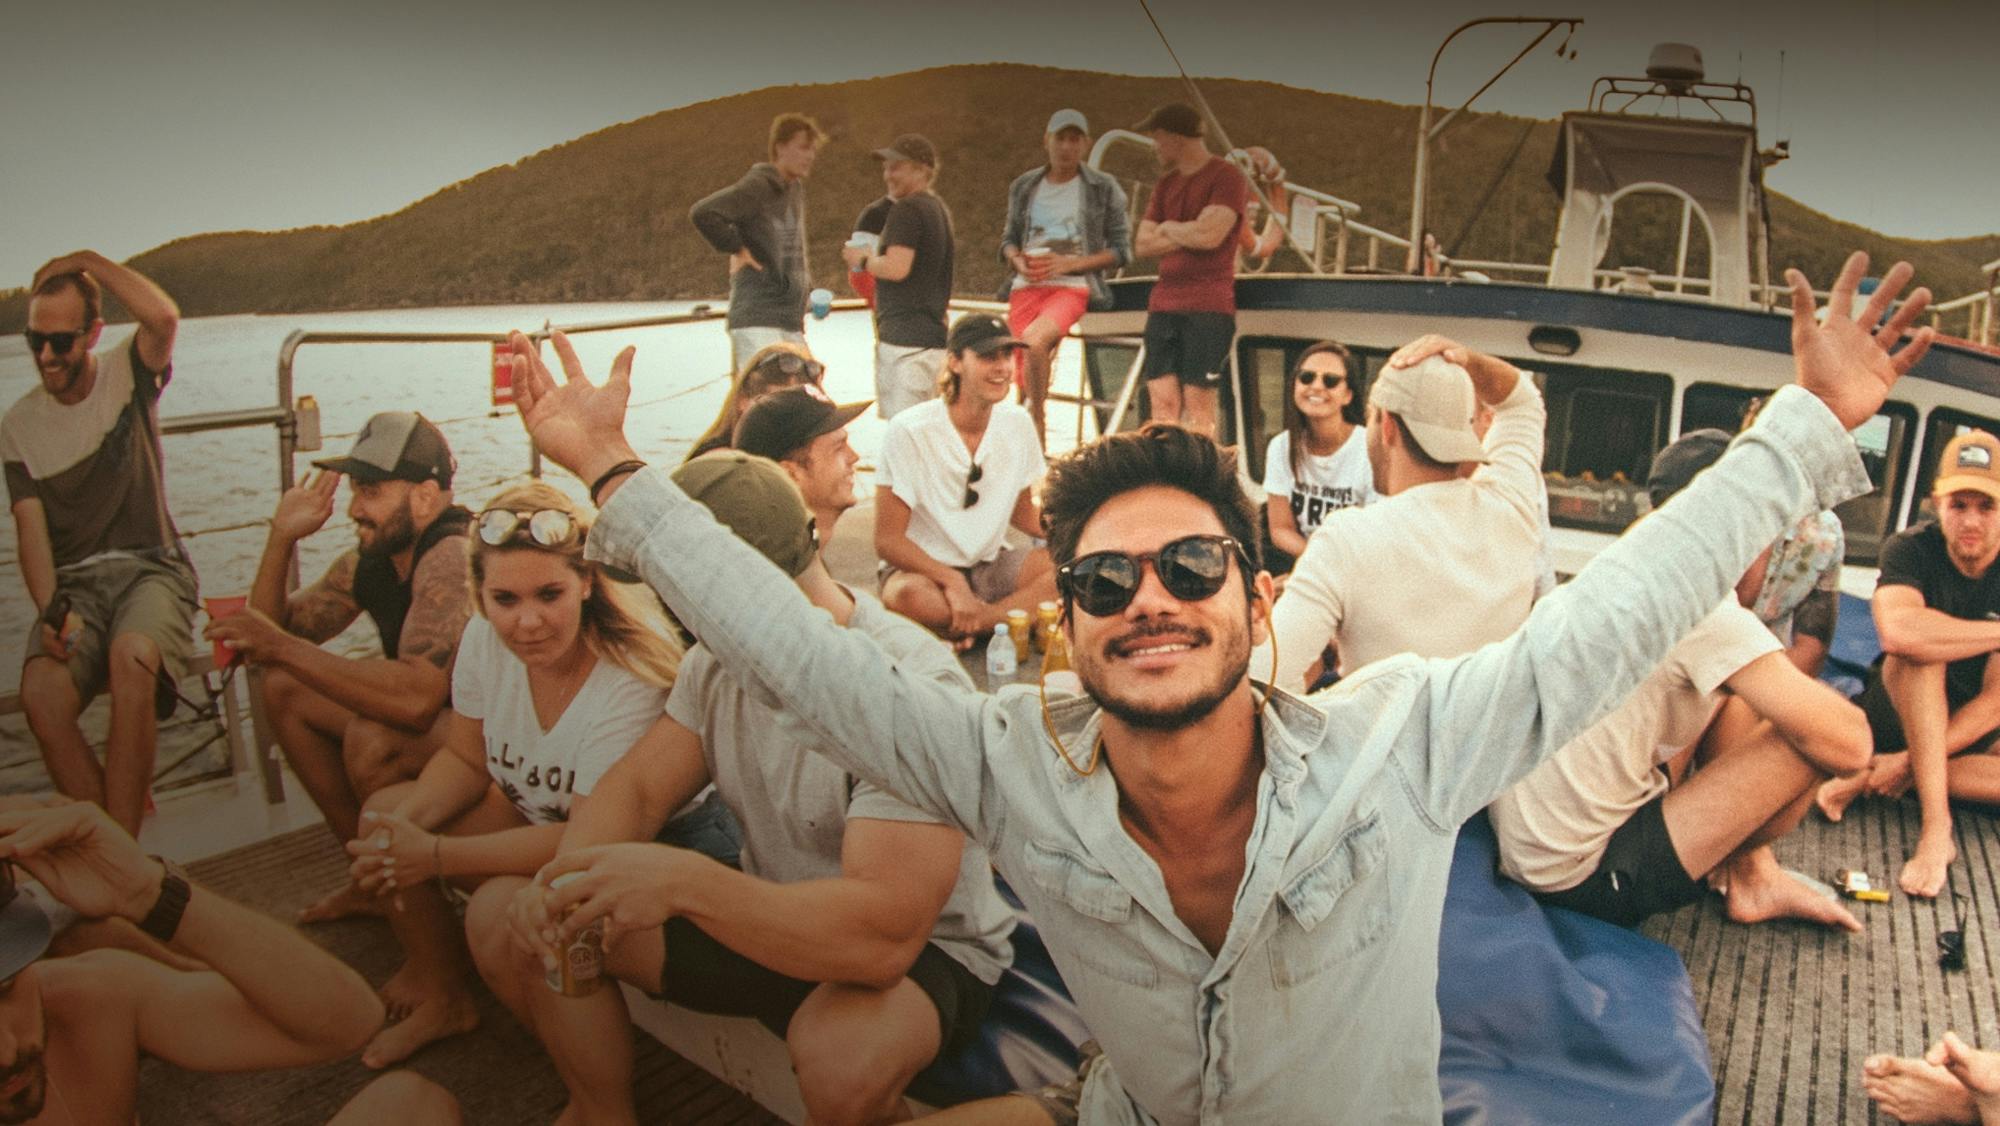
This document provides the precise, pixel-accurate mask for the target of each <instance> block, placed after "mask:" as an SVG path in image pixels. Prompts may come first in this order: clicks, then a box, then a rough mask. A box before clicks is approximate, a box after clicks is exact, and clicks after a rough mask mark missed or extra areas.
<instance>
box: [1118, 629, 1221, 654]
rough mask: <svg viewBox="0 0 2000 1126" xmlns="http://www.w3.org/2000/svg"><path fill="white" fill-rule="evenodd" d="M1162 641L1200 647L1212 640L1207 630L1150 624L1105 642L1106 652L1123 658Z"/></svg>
mask: <svg viewBox="0 0 2000 1126" xmlns="http://www.w3.org/2000/svg"><path fill="white" fill-rule="evenodd" d="M1162 640H1171V641H1175V642H1180V643H1183V644H1186V645H1189V646H1197V647H1198V646H1202V645H1206V644H1208V643H1209V641H1210V640H1212V639H1211V638H1210V637H1209V634H1208V631H1207V630H1205V629H1199V628H1191V627H1188V626H1183V625H1177V624H1175V623H1173V622H1148V623H1145V624H1142V625H1139V626H1136V627H1134V628H1133V629H1131V630H1129V631H1127V632H1125V633H1122V634H1120V635H1118V636H1117V637H1114V638H1112V639H1111V640H1110V641H1107V642H1105V643H1104V651H1105V652H1106V653H1108V654H1110V655H1111V656H1114V657H1122V656H1124V655H1125V654H1127V653H1130V652H1131V651H1132V650H1134V649H1144V648H1146V647H1147V646H1149V645H1156V644H1158V643H1160V641H1162Z"/></svg>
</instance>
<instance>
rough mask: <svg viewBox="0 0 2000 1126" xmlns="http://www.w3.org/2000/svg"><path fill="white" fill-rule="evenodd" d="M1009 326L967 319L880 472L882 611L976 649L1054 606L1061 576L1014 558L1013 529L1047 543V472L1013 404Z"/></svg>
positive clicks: (1034, 561) (1030, 550)
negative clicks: (1009, 625)
mask: <svg viewBox="0 0 2000 1126" xmlns="http://www.w3.org/2000/svg"><path fill="white" fill-rule="evenodd" d="M1023 347H1026V345H1024V344H1023V343H1022V342H1021V340H1020V338H1019V337H1016V336H1015V335H1013V334H1012V333H1010V332H1008V331H1007V322H1005V321H1003V320H1001V319H1000V318H999V317H995V316H992V315H990V314H986V313H967V314H966V315H965V316H962V317H960V318H959V319H958V320H957V322H956V323H954V324H953V325H952V326H951V336H950V338H949V340H948V341H947V342H946V351H947V353H948V354H947V356H946V358H945V364H946V367H945V371H944V374H943V375H942V376H941V377H940V378H939V388H940V397H939V398H936V399H931V400H928V401H926V402H923V403H919V404H918V405H916V406H914V407H911V408H909V409H908V410H905V411H902V412H900V413H898V414H897V415H896V417H894V418H892V419H890V420H889V429H888V432H887V433H886V434H885V435H883V438H882V457H881V462H880V464H878V465H877V466H876V469H875V553H876V554H877V555H879V556H881V558H882V601H883V603H884V604H885V605H887V606H888V607H889V609H891V610H894V611H896V612H897V613H899V614H901V615H903V616H904V617H906V618H910V619H912V620H913V621H916V622H920V623H922V624H923V625H925V626H928V627H929V628H931V629H932V630H934V631H936V632H937V633H939V634H941V635H943V636H945V637H948V638H951V639H954V640H956V641H958V642H960V643H961V644H969V643H970V642H971V641H972V640H974V639H976V638H977V637H979V636H980V635H981V634H984V633H986V632H987V631H988V630H991V629H992V628H993V626H994V624H995V623H997V622H1002V621H1005V620H1006V619H1007V611H1009V610H1027V611H1030V612H1032V611H1033V610H1034V609H1035V606H1036V604H1037V603H1040V602H1044V601H1048V600H1051V599H1053V598H1055V596H1056V579H1055V567H1054V566H1053V565H1052V564H1050V562H1049V553H1048V552H1047V551H1046V550H1044V549H1043V548H1042V547H1041V546H1040V544H1039V541H1037V542H1036V543H1035V544H1034V545H1032V546H1029V547H1025V548H1023V547H1018V546H1015V547H1010V546H1009V545H1008V543H1007V531H1008V529H1009V528H1013V529H1015V530H1017V531H1019V532H1021V533H1022V534H1024V535H1026V536H1029V537H1030V538H1035V537H1039V536H1040V535H1041V534H1042V510H1041V508H1040V507H1039V506H1038V505H1036V503H1035V498H1034V494H1033V493H1032V492H1031V491H1030V489H1031V487H1032V486H1033V485H1034V484H1035V482H1037V481H1039V480H1041V478H1042V473H1043V472H1044V470H1045V469H1046V465H1045V464H1044V462H1043V460H1042V441H1041V438H1040V436H1039V435H1037V434H1036V432H1035V424H1034V421H1033V420H1032V419H1030V418H1029V417H1028V412H1027V411H1026V410H1025V409H1023V408H1022V407H1021V406H1020V405H1019V404H1018V403H1013V402H1009V401H1008V395H1009V393H1010V392H1012V390H1013V387H1014V355H1015V353H1016V352H1018V351H1019V350H1020V349H1022V348H1023Z"/></svg>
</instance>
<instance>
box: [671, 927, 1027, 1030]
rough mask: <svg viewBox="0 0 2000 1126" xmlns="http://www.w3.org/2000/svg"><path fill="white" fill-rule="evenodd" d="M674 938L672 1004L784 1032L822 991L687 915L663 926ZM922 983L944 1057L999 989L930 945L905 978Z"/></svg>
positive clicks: (982, 1016) (976, 1025)
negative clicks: (762, 962)
mask: <svg viewBox="0 0 2000 1126" xmlns="http://www.w3.org/2000/svg"><path fill="white" fill-rule="evenodd" d="M661 932H662V933H661V936H660V937H661V940H662V941H663V942H665V943H666V962H665V969H664V970H663V971H662V977H663V980H662V981H661V982H660V988H659V989H658V990H657V991H653V992H652V993H651V995H652V997H653V998H654V999H655V1000H659V1001H671V1002H672V1003H674V1004H676V1005H683V1006H685V1007H687V1008H690V1009H693V1010H695V1011H696V1012H700V1013H714V1014H717V1015H720V1016H733V1017H755V1018H756V1019H757V1021H758V1022H759V1023H761V1024H762V1025H763V1026H764V1027H765V1028H768V1029H770V1030H771V1031H772V1032H775V1033H777V1034H778V1035H779V1036H780V1037H783V1036H784V1035H785V1030H786V1029H787V1028H789V1027H790V1026H791V1023H792V1014H793V1013H795V1012H797V1011H798V1009H799V1006H800V1005H803V1004H805V1000H806V996H807V995H808V994H810V993H811V992H812V991H813V990H815V989H817V988H819V983H818V982H816V981H800V980H799V979H797V978H794V977H787V976H785V975H784V974H781V973H779V972H777V971H776V970H772V969H767V968H766V967H764V966H762V965H759V964H758V963H756V962H753V961H751V960H750V959H748V958H745V957H744V956H743V955H741V954H738V953H737V952H736V951H734V950H731V949H730V948H729V947H727V946H724V945H723V944H722V943H720V942H717V941H716V940H715V939H714V938H713V937H711V936H710V935H709V933H708V932H707V931H705V930H702V929H701V928H700V927H698V926H696V925H694V924H693V923H691V922H688V921H687V920H686V919H683V918H681V917H679V916H675V917H674V918H671V919H668V920H667V922H666V925H665V926H664V927H662V928H661ZM904 976H905V977H908V978H909V979H910V980H911V981H914V982H916V983H917V988H919V989H921V990H923V991H924V996H926V997H929V998H930V999H931V1004H932V1005H934V1006H935V1007H936V1008H937V1014H938V1039H939V1043H940V1044H942V1045H943V1046H942V1047H940V1048H939V1049H938V1058H940V1059H942V1058H943V1057H945V1056H948V1055H952V1054H954V1053H956V1052H958V1051H960V1050H962V1049H963V1048H964V1047H965V1046H966V1044H968V1043H970V1042H971V1040H972V1037H973V1036H974V1035H975V1034H976V1033H977V1032H978V1031H979V1022H980V1021H982V1020H984V1019H986V1008H987V1006H988V1005H990V1004H991V1003H992V1001H993V986H990V985H988V984H986V983H985V982H983V981H981V980H979V979H978V978H977V977H975V976H973V973H972V971H971V970H968V969H966V968H965V967H964V966H962V965H960V964H959V963H958V960H957V959H956V958H953V957H952V956H951V955H949V954H947V953H945V952H944V951H943V950H941V949H939V948H938V946H937V944H936V943H932V942H927V943H925V944H924V948H923V951H922V952H921V953H919V954H918V955H917V960H916V961H915V962H914V963H912V964H911V966H910V969H909V972H908V973H907V974H905V975H904Z"/></svg>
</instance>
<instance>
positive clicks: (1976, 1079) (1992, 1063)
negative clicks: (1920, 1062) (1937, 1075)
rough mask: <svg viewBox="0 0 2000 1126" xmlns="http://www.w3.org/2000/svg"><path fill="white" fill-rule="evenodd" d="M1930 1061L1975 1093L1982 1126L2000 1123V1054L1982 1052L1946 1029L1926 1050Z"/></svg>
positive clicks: (1974, 1104)
mask: <svg viewBox="0 0 2000 1126" xmlns="http://www.w3.org/2000/svg"><path fill="white" fill-rule="evenodd" d="M1924 1058H1925V1060H1926V1061H1927V1062H1929V1063H1933V1064H1939V1065H1942V1066H1943V1067H1944V1068H1945V1070H1947V1071H1949V1072H1951V1074H1952V1075H1953V1077H1955V1078H1956V1079H1957V1080H1958V1081H1959V1082H1960V1083H1961V1084H1963V1085H1964V1087H1965V1089H1966V1091H1967V1092H1968V1093H1969V1094H1971V1096H1972V1103H1973V1106H1974V1107H1976V1108H1977V1109H1978V1112H1979V1121H1980V1122H1981V1123H1982V1124H1983V1126H2000V1053H1994V1052H1987V1051H1981V1050H1980V1049H1978V1048H1974V1047H1972V1046H1970V1045H1968V1044H1967V1043H1966V1042H1965V1041H1963V1040H1960V1039H1959V1038H1958V1033H1956V1032H1947V1033H1945V1034H1944V1038H1943V1039H1941V1040H1939V1041H1938V1042H1937V1043H1936V1044H1935V1045H1934V1046H1932V1048H1931V1050H1930V1051H1929V1052H1926V1053H1925V1055H1924Z"/></svg>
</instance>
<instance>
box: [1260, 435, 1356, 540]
mask: <svg viewBox="0 0 2000 1126" xmlns="http://www.w3.org/2000/svg"><path fill="white" fill-rule="evenodd" d="M1299 463H1300V464H1299V475H1298V476H1297V477H1294V476H1292V434H1291V431H1289V430H1280V431H1278V432H1277V433H1276V434H1273V435H1271V444H1270V445H1268V446H1266V447H1265V448H1264V491H1265V492H1266V493H1269V494H1270V495H1272V496H1274V497H1284V498H1286V499H1287V500H1288V501H1290V502H1291V506H1292V523H1294V524H1296V525H1298V529H1299V535H1301V536H1310V535H1312V533H1313V529H1314V528H1317V527H1319V525H1320V521H1322V520H1325V519H1326V517H1327V514H1329V513H1332V512H1338V511H1340V510H1341V509H1343V508H1353V507H1354V506H1356V505H1361V504H1369V503H1371V502H1373V501H1374V500H1375V471H1374V470H1373V469H1372V468H1371V467H1370V466H1369V464H1368V431H1367V430H1366V429H1364V428H1362V427H1359V426H1357V427H1355V428H1354V432H1353V433H1351V434H1349V435H1348V436H1347V441H1345V442H1342V443H1341V444H1340V448H1339V449H1337V450H1334V451H1333V452H1332V453H1330V454H1326V455H1324V456H1322V455H1319V454H1314V453H1312V452H1310V451H1308V452H1307V453H1306V456H1304V457H1303V458H1300V459H1299Z"/></svg>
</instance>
